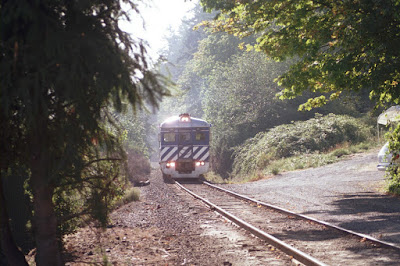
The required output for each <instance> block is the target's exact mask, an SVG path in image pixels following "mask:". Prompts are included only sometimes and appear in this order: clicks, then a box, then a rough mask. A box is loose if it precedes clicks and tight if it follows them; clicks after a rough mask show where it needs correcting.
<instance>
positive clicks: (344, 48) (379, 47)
mask: <svg viewBox="0 0 400 266" xmlns="http://www.w3.org/2000/svg"><path fill="white" fill-rule="evenodd" d="M201 3H202V5H203V6H204V7H205V9H206V10H208V11H210V10H220V11H221V12H220V14H219V16H218V17H217V19H216V20H215V21H212V22H205V23H203V24H204V25H207V26H209V27H211V28H212V29H214V30H215V31H225V32H228V33H230V34H234V35H236V36H239V37H247V36H250V35H251V36H256V37H257V44H256V45H255V47H254V48H255V49H256V50H258V51H263V52H264V53H266V54H267V55H268V56H270V57H272V58H274V59H275V60H279V61H281V60H283V59H285V58H290V57H293V56H298V57H299V59H300V60H299V61H298V62H297V63H296V64H295V65H293V66H292V67H291V69H290V71H288V72H287V73H285V74H283V75H281V77H280V78H279V84H280V85H281V86H282V87H283V88H284V89H283V90H282V92H281V96H282V97H283V98H292V97H295V96H296V95H300V94H301V93H302V92H304V91H306V90H309V91H318V92H323V93H328V94H329V95H328V97H327V98H321V97H319V96H317V97H319V98H315V99H314V100H310V101H309V102H307V103H306V104H305V105H304V106H303V107H304V108H306V109H308V108H310V107H313V106H318V105H320V104H323V103H324V102H326V101H328V100H331V99H334V98H337V97H338V96H339V95H340V93H341V92H342V91H346V90H348V91H358V90H361V89H367V90H368V91H369V92H370V95H371V97H373V98H374V99H375V100H376V101H377V102H378V103H384V102H394V103H399V101H400V90H399V87H398V86H399V77H400V73H399V69H400V60H399V55H398V49H397V47H399V46H400V28H399V27H397V25H398V24H399V21H400V15H399V14H400V12H399V10H400V3H399V2H398V1H397V0H385V1H370V0H361V1H308V0H307V1H306V0H301V1H289V0H285V1H236V2H232V1H227V0H202V1H201Z"/></svg>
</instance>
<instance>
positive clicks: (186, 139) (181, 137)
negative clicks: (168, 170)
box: [176, 129, 195, 173]
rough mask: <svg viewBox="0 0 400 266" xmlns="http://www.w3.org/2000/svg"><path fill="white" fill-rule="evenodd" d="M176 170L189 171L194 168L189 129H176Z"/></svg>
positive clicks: (190, 131) (180, 171)
mask: <svg viewBox="0 0 400 266" xmlns="http://www.w3.org/2000/svg"><path fill="white" fill-rule="evenodd" d="M176 170H177V171H178V172H179V173H191V172H193V171H194V170H195V164H194V161H193V140H192V130H191V129H179V130H178V160H177V163H176Z"/></svg>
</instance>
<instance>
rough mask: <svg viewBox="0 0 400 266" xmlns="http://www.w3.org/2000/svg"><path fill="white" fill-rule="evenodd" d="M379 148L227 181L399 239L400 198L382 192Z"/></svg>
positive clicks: (305, 211)
mask: <svg viewBox="0 0 400 266" xmlns="http://www.w3.org/2000/svg"><path fill="white" fill-rule="evenodd" d="M376 165H377V151H375V150H374V151H372V152H368V153H362V154H354V155H351V156H349V157H347V158H346V159H345V160H343V161H340V162H338V163H334V164H330V165H326V166H323V167H319V168H312V169H306V170H299V171H293V172H287V173H282V174H280V175H277V176H275V177H274V178H271V179H265V180H260V181H256V182H250V183H246V184H240V185H226V186H227V187H229V188H231V189H233V190H235V191H237V192H238V193H242V194H245V195H248V196H251V197H253V198H256V199H258V200H261V201H264V202H267V203H270V204H274V205H277V206H280V207H282V208H286V209H288V210H291V211H295V212H298V213H301V214H304V215H307V216H311V217H314V218H317V219H320V220H324V221H327V222H330V223H332V224H335V225H338V226H341V227H344V228H347V229H350V230H354V231H357V232H360V233H365V234H368V235H371V236H373V237H375V238H378V239H380V240H384V241H388V242H393V243H397V244H399V245H400V233H399V232H400V199H399V198H398V197H394V196H390V195H386V194H385V193H384V192H383V186H384V184H385V178H384V172H381V171H377V169H376Z"/></svg>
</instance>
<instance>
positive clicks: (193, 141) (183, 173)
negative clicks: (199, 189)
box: [159, 114, 211, 179]
mask: <svg viewBox="0 0 400 266" xmlns="http://www.w3.org/2000/svg"><path fill="white" fill-rule="evenodd" d="M210 128H211V125H210V124H209V123H207V122H206V121H204V120H202V119H198V118H194V117H191V116H190V115H189V114H181V115H180V116H174V117H171V118H169V119H167V120H165V121H164V122H163V123H161V124H160V136H159V142H160V167H161V172H162V173H163V177H164V178H166V177H171V178H174V179H177V178H199V177H200V175H202V174H204V173H206V172H207V171H208V168H209V165H210V163H209V160H210V145H209V143H210Z"/></svg>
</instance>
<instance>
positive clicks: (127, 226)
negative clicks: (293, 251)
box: [65, 170, 292, 265]
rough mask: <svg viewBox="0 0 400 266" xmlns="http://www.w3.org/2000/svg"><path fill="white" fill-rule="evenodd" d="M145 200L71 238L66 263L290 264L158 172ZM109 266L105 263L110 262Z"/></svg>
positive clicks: (145, 189) (143, 196)
mask: <svg viewBox="0 0 400 266" xmlns="http://www.w3.org/2000/svg"><path fill="white" fill-rule="evenodd" d="M140 190H141V200H140V201H139V202H132V203H130V204H127V205H125V206H122V207H121V208H119V209H118V210H116V211H114V212H113V213H112V214H111V221H112V222H111V225H110V226H109V228H107V229H105V230H102V229H98V228H94V227H89V226H88V227H85V228H82V229H81V230H79V231H78V232H77V233H75V234H73V235H69V236H66V238H65V243H66V245H65V246H66V250H67V252H68V263H67V265H93V264H94V265H97V264H98V265H106V263H109V264H110V265H290V264H292V261H291V258H289V257H288V256H286V255H284V254H282V253H281V252H280V251H278V250H276V249H275V248H273V247H272V246H270V245H268V244H266V243H264V242H263V241H261V240H259V239H256V238H254V237H253V236H252V235H250V234H249V233H248V232H246V231H244V230H242V229H238V228H237V227H236V226H235V225H233V224H232V223H230V222H228V221H227V220H225V219H224V218H222V217H221V216H220V215H219V214H217V213H216V212H214V211H211V210H210V209H209V208H208V207H207V206H205V205H203V204H202V203H199V201H197V200H195V199H194V198H193V197H191V196H190V195H188V194H186V193H184V192H183V191H181V190H179V189H178V188H176V187H175V186H174V185H171V184H165V183H164V182H163V181H162V176H161V173H160V171H159V170H156V171H153V173H152V175H151V177H150V185H148V186H145V187H141V188H140ZM105 262H106V263H105Z"/></svg>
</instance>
